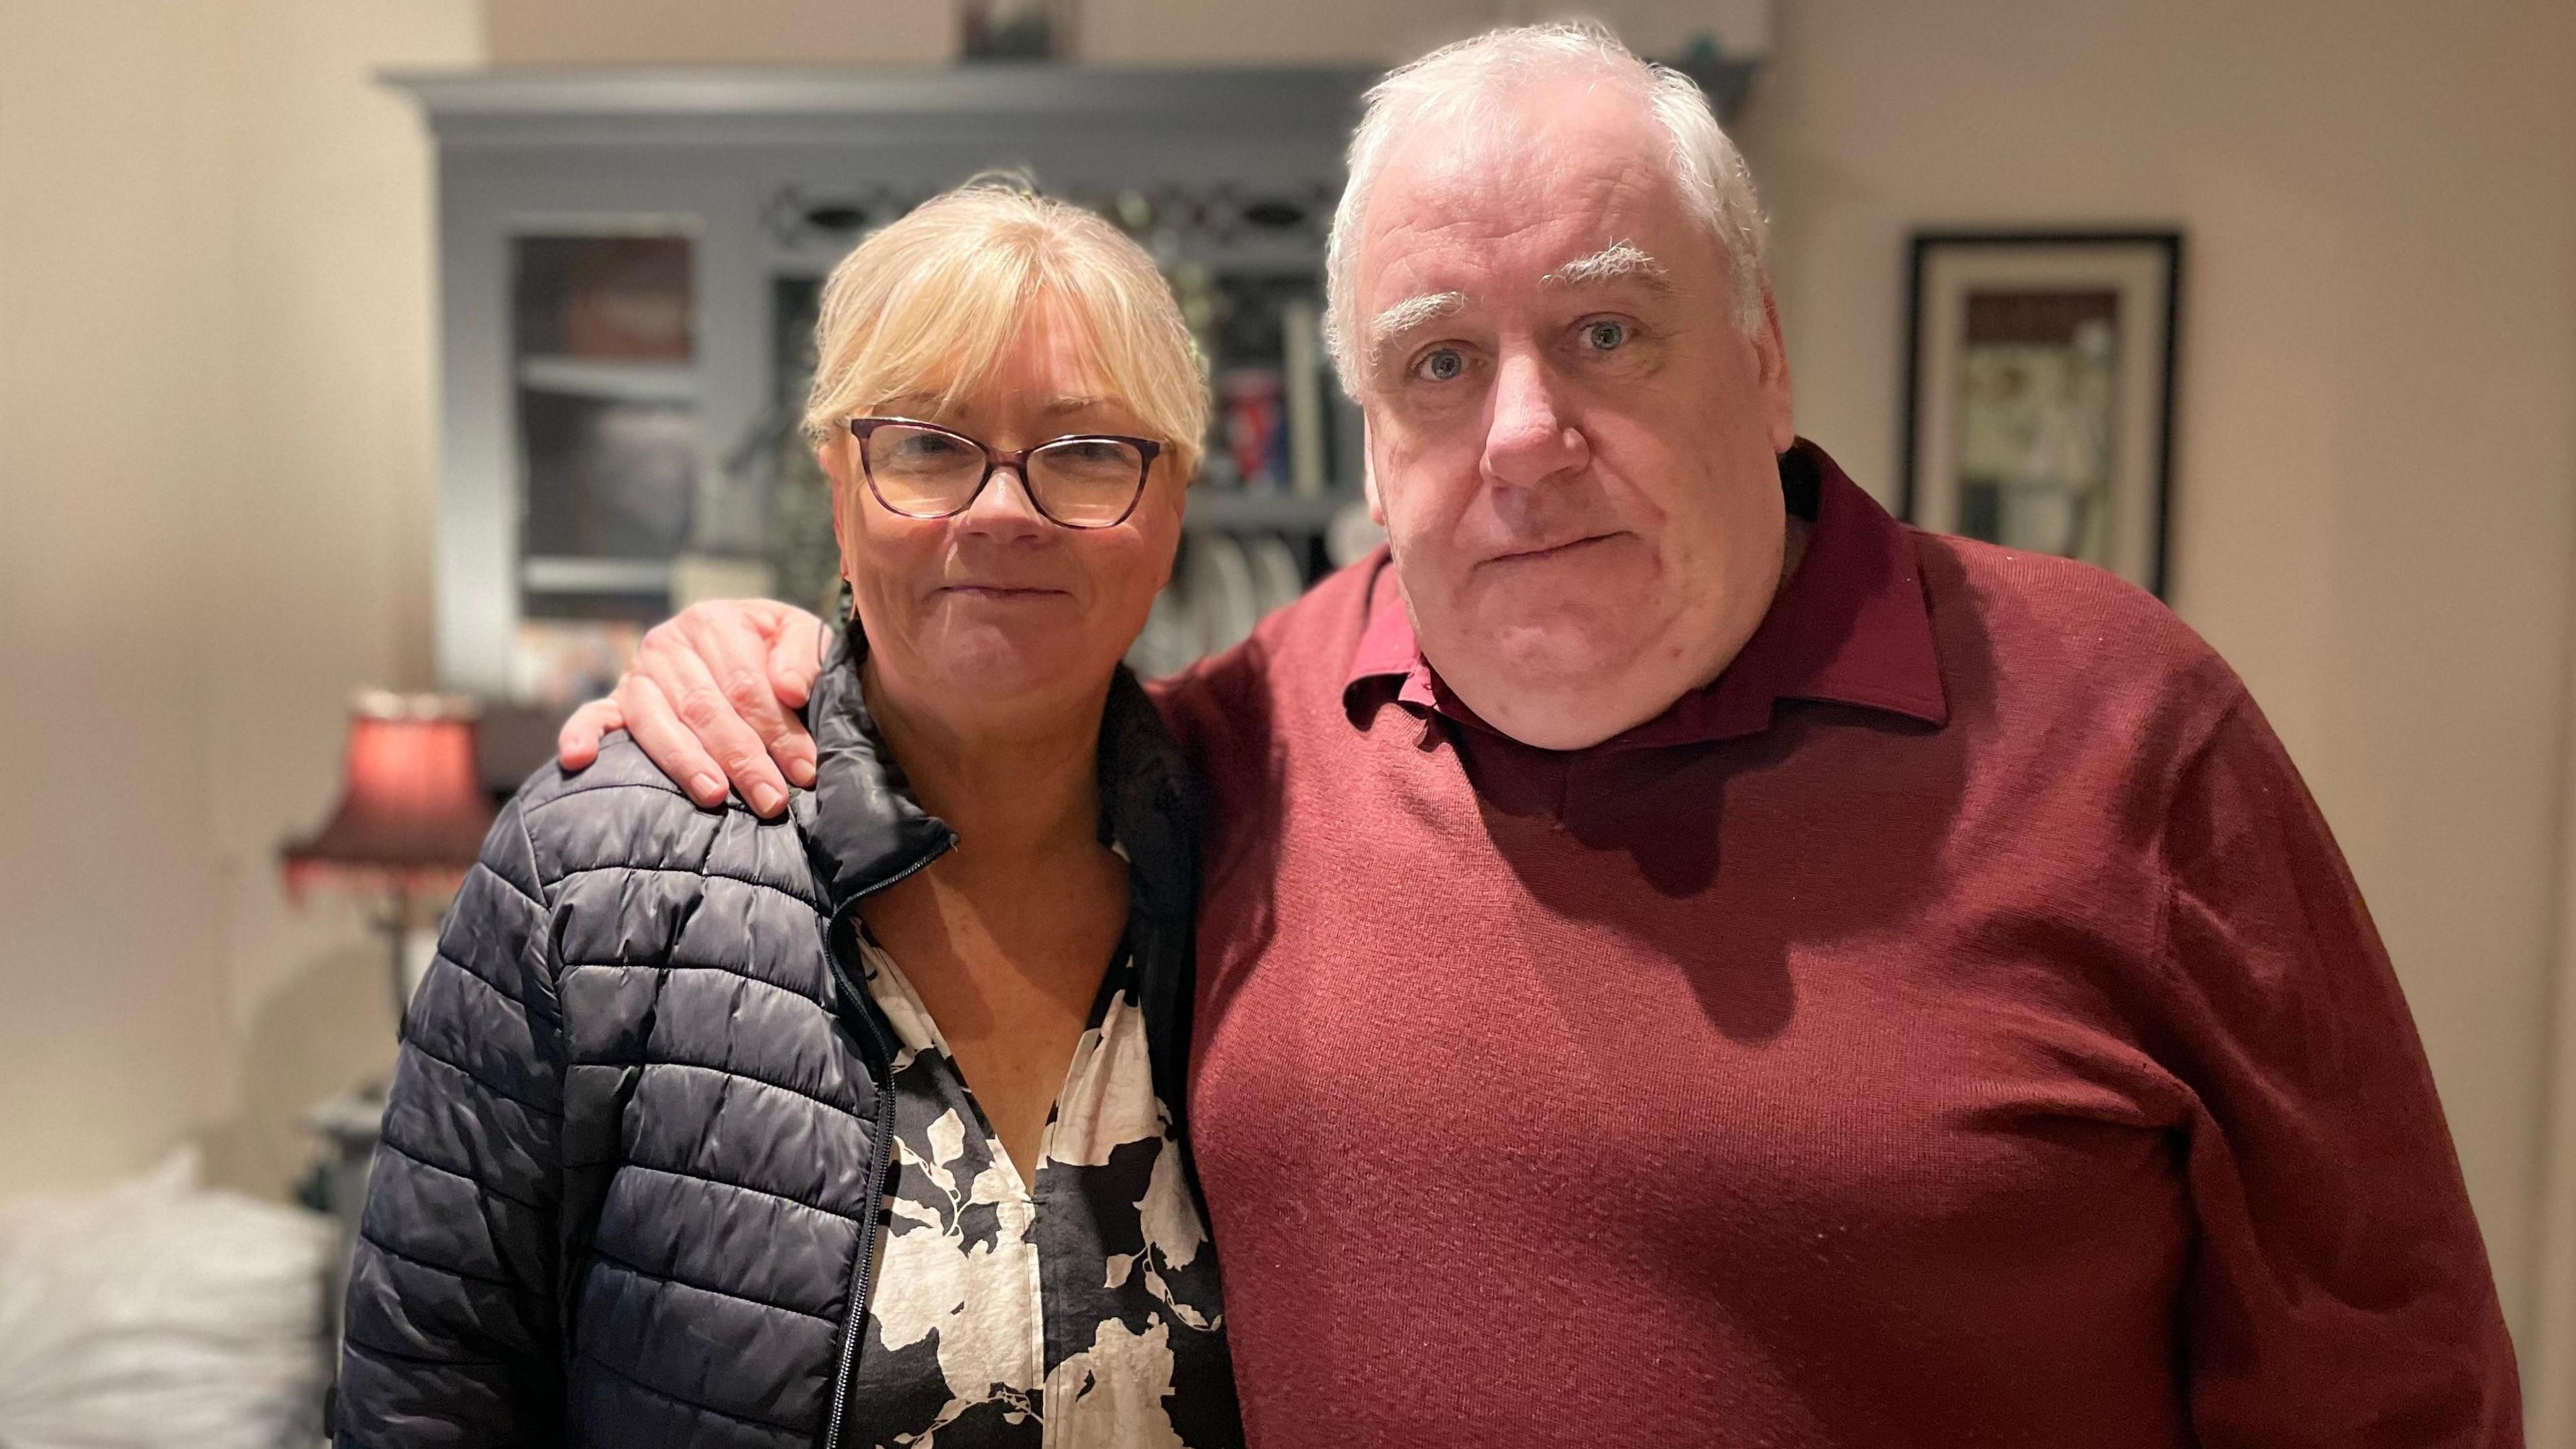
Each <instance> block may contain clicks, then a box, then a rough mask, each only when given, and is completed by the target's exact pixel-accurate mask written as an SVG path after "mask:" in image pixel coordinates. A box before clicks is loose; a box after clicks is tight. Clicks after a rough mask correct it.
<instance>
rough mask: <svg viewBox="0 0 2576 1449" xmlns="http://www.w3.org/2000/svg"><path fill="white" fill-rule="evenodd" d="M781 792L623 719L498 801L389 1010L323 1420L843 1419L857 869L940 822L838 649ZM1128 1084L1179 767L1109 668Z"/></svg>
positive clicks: (821, 1431)
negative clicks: (792, 776) (742, 789)
mask: <svg viewBox="0 0 2576 1449" xmlns="http://www.w3.org/2000/svg"><path fill="white" fill-rule="evenodd" d="M807 716H808V723H809V725H810V726H811V727H812V729H813V732H814V737H815V744H816V746H817V748H818V753H819V764H818V771H817V779H816V782H815V786H814V788H813V789H812V790H811V791H797V792H795V797H794V802H793V805H792V807H791V810H790V815H789V818H788V819H787V820H784V821H781V822H778V823H772V824H764V823H763V822H761V821H760V820H759V819H757V818H756V817H754V816H753V815H751V814H750V813H749V812H748V811H747V810H745V809H743V808H742V807H741V806H739V805H730V806H728V807H727V808H725V809H722V810H702V809H699V808H698V807H697V806H696V805H694V804H692V803H691V802H690V801H689V799H688V798H687V797H686V796H685V795H683V794H681V793H680V791H679V789H678V787H677V786H675V785H673V784H671V783H670V781H668V780H667V779H665V778H664V777H663V775H662V773H661V772H660V771H659V770H657V769H656V768H654V766H653V764H652V763H651V762H650V761H649V760H647V759H646V758H645V757H644V754H643V752H642V751H641V750H639V749H638V748H636V746H635V745H634V744H633V742H632V741H630V740H628V739H627V738H626V737H625V736H623V735H618V736H615V737H613V738H612V739H611V741H610V743H609V744H608V745H607V746H605V747H604V748H603V749H602V750H601V753H600V758H599V761H598V763H596V764H594V765H592V766H591V767H590V768H589V769H587V770H584V771H582V772H581V773H579V774H576V775H566V774H563V773H561V772H560V771H557V770H554V769H551V768H549V769H547V770H545V771H543V772H541V773H539V774H538V775H537V776H536V777H535V778H534V779H532V780H530V781H529V783H528V784H527V786H526V787H525V788H524V789H522V790H521V791H520V792H519V794H518V796H517V797H516V798H515V799H513V800H512V801H511V803H510V805H509V807H508V808H507V809H505V810H503V811H502V812H501V817H500V819H499V821H498V822H497V823H496V824H494V826H493V827H492V833H491V835H490V837H489V838H488V839H487V840H486V841H485V842H484V847H483V858H482V860H481V862H480V863H479V864H477V865H476V866H475V868H474V870H473V873H472V874H471V875H470V876H469V877H468V878H467V880H466V882H465V884H464V887H463V889H462V890H461V891H460V892H459V893H458V896H457V899H456V904H455V906H454V908H453V909H452V910H451V912H450V913H449V915H448V918H447V924H446V928H445V930H444V931H443V933H442V934H441V936H440V939H439V948H438V958H437V961H436V964H435V965H434V966H433V967H432V969H431V971H430V973H429V975H428V977H427V978H426V979H425V980H424V981H423V982H422V984H421V988H420V993H419V995H418V997H417V998H416V999H415V1000H414V1001H413V1002H412V1006H411V1011H410V1014H409V1017H408V1019H407V1020H406V1022H405V1024H404V1032H403V1035H404V1042H403V1048H402V1058H401V1064H400V1066H399V1067H398V1068H397V1070H396V1072H395V1076H394V1086H393V1096H392V1101H391V1103H390V1105H389V1106H388V1107H387V1109H386V1112H385V1124H384V1138H383V1142H382V1145H381V1146H380V1147H379V1148H378V1149H377V1152H376V1158H375V1167H374V1178H373V1181H372V1184H371V1186H370V1188H369V1191H368V1197H367V1208H366V1218H365V1226H364V1229H363V1236H362V1241H361V1242H360V1244H359V1247H358V1253H357V1259H356V1262H355V1265H354V1267H353V1268H352V1271H351V1275H350V1279H349V1295H348V1317H347V1337H346V1342H345V1346H344V1348H343V1350H342V1358H341V1370H340V1389H339V1395H338V1411H337V1420H338V1427H337V1434H338V1441H337V1442H338V1443H339V1444H340V1445H342V1446H344V1449H359V1446H363V1449H394V1446H402V1449H420V1446H430V1445H471V1446H476V1449H496V1446H503V1445H521V1444H537V1445H566V1444H569V1445H585V1446H591V1445H595V1446H614V1449H646V1446H651V1445H665V1444H690V1445H717V1446H739V1449H784V1446H790V1445H800V1446H801V1445H817V1444H819V1445H823V1446H825V1449H832V1446H835V1445H837V1444H838V1443H839V1442H841V1440H842V1438H843V1437H845V1436H847V1437H853V1438H855V1437H856V1436H857V1435H858V1433H860V1432H861V1431H862V1430H863V1429H864V1426H854V1425H848V1424H844V1423H843V1422H842V1418H843V1415H842V1409H841V1402H842V1395H843V1393H844V1392H845V1385H846V1382H847V1379H848V1375H849V1372H850V1353H851V1351H852V1349H851V1346H852V1344H853V1343H854V1342H855V1341H856V1337H855V1335H854V1333H853V1327H854V1325H858V1324H863V1323H864V1321H865V1319H864V1314H865V1311H866V1305H867V1297H868V1282H867V1272H866V1269H867V1265H868V1262H869V1258H870V1249H871V1248H872V1246H873V1244H874V1239H875V1235H876V1231H877V1224H878V1221H879V1215H880V1214H879V1199H880V1195H881V1192H882V1189H883V1186H884V1181H885V1152H886V1149H887V1146H888V1144H889V1142H890V1140H891V1133H890V1125H889V1122H890V1114H891V1111H892V1095H891V1094H890V1093H888V1092H887V1091H885V1090H884V1089H883V1086H882V1084H883V1082H884V1081H885V1078H886V1074H887V1071H888V1064H889V1062H890V1060H891V1057H892V1050H891V1042H892V1037H891V1035H890V1033H889V1032H888V1031H887V1029H886V1027H885V1025H884V1023H883V1022H882V1021H881V1019H880V1018H879V1017H878V1016H877V1014H876V1012H875V1010H874V1008H873V1007H872V1006H871V1005H870V1003H869V1002H868V1000H867V997H866V995H865V993H864V992H863V991H861V990H860V989H859V988H858V987H857V986H856V982H857V981H858V980H859V979H860V978H859V972H858V970H857V968H856V967H855V965H854V964H853V962H852V957H851V946H852V935H851V932H852V929H853V928H852V918H853V917H854V915H855V908H856V905H857V902H858V900H859V898H860V897H862V896H864V895H866V894H867V893H868V892H870V891H872V890H876V889H878V888H880V887H883V886H885V885H888V884H891V883H892V882H894V881H896V880H899V879H901V878H902V877H904V876H905V875H907V874H909V873H911V872H912V871H915V870H918V869H920V868H921V867H922V866H923V865H925V864H927V863H929V862H930V861H931V860H932V859H933V858H935V857H936V856H938V855H939V854H940V853H941V852H943V851H945V850H947V849H949V848H950V847H951V846H952V845H954V844H955V843H956V836H955V835H954V834H953V833H952V832H951V831H950V830H949V828H948V827H947V826H946V825H944V824H942V823H941V822H940V821H938V820H936V819H933V818H932V817H930V816H929V815H928V814H926V813H924V812H923V811H922V809H921V807H920V806H919V805H918V804H917V803H915V801H914V800H913V798H912V796H911V795H910V793H909V792H908V791H907V790H906V789H905V786H904V782H903V777H902V774H901V772H900V771H899V770H897V769H896V768H895V766H894V764H893V762H892V761H891V760H888V759H886V758H885V757H884V756H883V755H882V754H881V753H880V752H879V745H878V742H877V740H876V737H875V735H874V732H873V731H872V730H871V728H870V726H869V723H868V720H867V716H866V711H865V708H864V705H863V703H862V701H861V698H860V689H859V683H858V670H857V666H856V661H855V658H854V656H853V654H852V653H851V651H850V650H849V649H848V648H847V647H838V648H836V650H835V657H834V659H833V661H832V662H831V664H830V665H829V666H828V667H827V668H826V669H825V671H824V673H823V676H822V678H821V679H820V680H818V681H817V682H816V686H815V690H814V698H813V701H812V703H811V704H810V705H809V706H808V710H807ZM1100 770H1101V785H1102V799H1103V802H1104V810H1105V814H1106V816H1107V818H1106V819H1105V820H1104V821H1103V822H1102V829H1103V838H1104V839H1106V838H1108V836H1109V833H1110V832H1112V831H1114V832H1115V835H1116V838H1117V839H1118V840H1119V841H1121V842H1122V843H1123V844H1124V845H1125V847H1126V849H1127V853H1128V857H1129V860H1130V867H1131V868H1130V876H1131V879H1132V880H1133V881H1134V890H1135V898H1134V902H1133V914H1132V919H1131V932H1130V940H1131V941H1132V942H1133V943H1134V945H1135V948H1136V950H1137V952H1138V967H1139V970H1140V971H1141V972H1142V978H1143V997H1144V999H1143V1001H1142V1002H1141V1005H1142V1006H1143V1008H1144V1011H1145V1015H1146V1020H1147V1023H1148V1028H1149V1035H1150V1038H1151V1041H1152V1056H1153V1063H1154V1074H1155V1086H1156V1089H1157V1090H1158V1091H1159V1092H1160V1093H1161V1094H1162V1097H1163V1100H1164V1101H1166V1102H1168V1103H1172V1104H1174V1106H1175V1110H1179V1104H1180V1103H1181V1102H1182V1100H1183V1099H1182V1093H1181V1072H1182V1065H1183V1061H1184V1052H1185V1048H1186V1044H1187V1041H1188V1019H1187V1016H1188V1010H1189V1002H1190V990H1189V976H1190V958H1189V952H1190V917H1191V910H1192V906H1193V904H1194V900H1195V897H1196V891H1197V887H1196V877H1195V861H1194V857H1193V830H1192V821H1193V818H1194V817H1193V814H1192V811H1193V804H1192V802H1193V799H1194V792H1193V790H1192V788H1191V782H1190V779H1189V776H1188V774H1187V771H1186V769H1185V767H1184V766H1183V764H1182V763H1181V760H1180V757H1179V755H1178V754H1177V753H1176V751H1175V750H1174V747H1173V745H1172V743H1171V740H1170V737H1169V736H1168V735H1167V734H1165V733H1164V731H1163V727H1162V723H1161V721H1160V719H1159V718H1158V717H1157V716H1156V715H1155V713H1154V708H1153V705H1152V704H1151V703H1150V702H1149V701H1148V700H1147V699H1146V698H1145V696H1144V693H1143V691H1142V690H1141V689H1139V688H1138V687H1137V685H1136V682H1135V680H1134V679H1133V678H1131V677H1130V676H1128V675H1127V674H1126V672H1125V671H1123V670H1122V671H1121V672H1120V674H1119V676H1118V679H1117V681H1116V683H1115V685H1114V686H1113V688H1112V690H1111V693H1110V698H1109V705H1108V710H1107V714H1106V716H1105V718H1104V719H1103V722H1102V729H1101V749H1100Z"/></svg>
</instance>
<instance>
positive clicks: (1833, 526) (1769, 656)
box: [1342, 439, 1950, 750]
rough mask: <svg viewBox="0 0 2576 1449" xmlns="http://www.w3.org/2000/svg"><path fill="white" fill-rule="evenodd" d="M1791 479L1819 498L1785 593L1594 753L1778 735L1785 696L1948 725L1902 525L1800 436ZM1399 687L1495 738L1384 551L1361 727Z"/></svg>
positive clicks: (1364, 635) (1788, 472) (1347, 701)
mask: <svg viewBox="0 0 2576 1449" xmlns="http://www.w3.org/2000/svg"><path fill="white" fill-rule="evenodd" d="M1781 471H1782V475H1783V478H1784V480H1785V481H1786V484H1787V486H1788V488H1789V491H1790V493H1791V495H1792V497H1793V498H1794V497H1795V496H1796V495H1797V494H1799V493H1801V492H1803V491H1805V489H1804V487H1803V485H1804V484H1806V483H1807V482H1808V481H1810V480H1812V484H1813V496H1814V499H1815V512H1814V518H1813V524H1812V527H1811V528H1810V530H1809V532H1808V535H1807V552H1806V555H1805V557H1804V558H1803V559H1802V560H1801V561H1800V563H1799V565H1798V571H1797V572H1796V573H1795V574H1793V575H1791V576H1790V579H1789V583H1788V586H1787V587H1786V588H1783V589H1782V590H1781V591H1780V596H1779V597H1778V598H1777V599H1774V600H1773V601H1772V603H1771V611H1770V612H1769V613H1767V614H1765V615H1763V616H1762V623H1761V625H1760V626H1759V627H1757V628H1756V629H1755V630H1754V631H1753V637H1752V638H1750V639H1748V640H1746V641H1745V644H1744V648H1743V649H1742V650H1740V651H1739V652H1738V653H1737V654H1736V656H1735V662H1734V663H1732V664H1729V665H1728V666H1727V667H1726V671H1725V672H1724V673H1722V674H1720V675H1719V676H1718V677H1717V679H1716V681H1715V682H1714V683H1712V684H1709V685H1707V686H1706V687H1704V688H1701V689H1695V690H1693V691H1691V692H1690V693H1688V694H1685V695H1683V696H1682V697H1681V698H1680V699H1678V700H1676V701H1674V703H1673V707H1672V708H1670V709H1668V710H1666V711H1664V712H1663V713H1662V714H1660V715H1658V716H1656V717H1655V718H1653V719H1650V720H1648V721H1646V722H1645V723H1644V724H1641V725H1638V726H1637V727H1636V728H1634V729H1631V730H1628V731H1627V732H1625V733H1623V734H1620V735H1616V736H1614V737H1612V738H1611V739H1608V740H1605V741H1603V742H1602V743H1601V744H1599V745H1596V746H1594V747H1593V748H1595V749H1602V750H1612V749H1640V748H1648V747H1653V746H1662V745H1686V744H1700V743H1706V742H1710V741H1715V740H1727V739H1735V738H1738V737H1740V736H1744V735H1751V734H1759V733H1761V732H1762V731H1763V730H1765V729H1768V728H1769V727H1770V725H1771V713H1772V709H1773V707H1774V706H1775V705H1777V704H1778V703H1779V702H1780V701H1781V700H1784V699H1799V700H1813V701H1818V702H1821V703H1826V704H1844V705H1854V706H1858V707H1860V708H1863V709H1875V710H1883V711H1886V712H1888V713H1890V714H1899V715H1904V716H1906V717H1908V718H1911V719H1917V720H1921V721H1922V722H1924V723H1925V724H1929V725H1942V724H1946V723H1948V722H1949V718H1950V706H1949V700H1948V698H1947V696H1946V695H1945V693H1944V692H1943V690H1942V687H1941V668H1940V660H1939V658H1938V656H1937V655H1936V654H1935V652H1934V650H1933V646H1932V619H1931V615H1930V613H1929V612H1928V611H1927V610H1926V609H1925V607H1924V602H1923V579H1922V574H1921V571H1920V568H1919V566H1918V565H1917V563H1916V559H1915V552H1914V546H1913V543H1912V541H1911V540H1909V539H1908V538H1907V537H1906V535H1905V530H1904V529H1903V528H1902V527H1901V526H1899V525H1898V524H1897V522H1896V520H1895V519H1893V518H1890V517H1888V515H1887V510H1885V509H1883V508H1881V507H1879V506H1878V501H1877V500H1876V499H1874V498H1871V497H1870V496H1869V495H1868V494H1867V493H1865V492H1862V491H1861V488H1860V485H1858V484H1856V483H1854V482H1852V481H1851V479H1850V478H1848V477H1846V476H1844V474H1843V470H1842V469H1841V468H1840V467H1838V466H1836V465H1835V463H1834V460H1833V459H1831V458H1829V457H1827V456H1825V452H1824V450H1823V449H1821V448H1819V447H1817V446H1816V445H1815V444H1813V443H1810V442H1807V441H1806V440H1804V439H1800V440H1799V442H1798V444H1797V446H1796V447H1795V448H1793V449H1792V450H1791V452H1790V453H1789V454H1788V455H1787V456H1786V457H1784V458H1782V459H1781ZM1389 681H1392V682H1394V683H1395V685H1396V690H1395V698H1396V699H1397V701H1398V702H1400V703H1403V704H1406V705H1409V706H1411V707H1413V708H1414V709H1416V710H1417V711H1424V712H1430V713H1437V714H1441V715H1445V716H1447V717H1448V718H1450V719H1453V720H1457V721H1459V722H1460V723H1462V724H1468V725H1473V726H1475V727H1477V728H1479V729H1487V730H1491V729H1492V726H1490V725H1487V724H1485V723H1484V721H1482V720H1480V719H1478V718H1476V714H1475V711H1473V710H1471V709H1469V708H1467V706H1466V704H1465V703H1464V702H1463V701H1461V700H1460V699H1459V698H1458V697H1457V696H1456V695H1455V694H1453V693H1451V692H1450V690H1449V687H1448V685H1446V684H1445V683H1443V682H1442V681H1441V679H1440V677H1439V675H1438V674H1437V673H1436V672H1435V671H1434V670H1433V669H1432V668H1431V665H1430V663H1429V662H1428V661H1426V660H1425V659H1424V658H1423V657H1422V650H1421V646H1420V644H1419V643H1418V642H1417V641H1416V639H1415V638H1414V633H1413V621H1412V619H1411V618H1410V617H1409V616H1408V615H1407V614H1406V613H1405V609H1404V598H1403V595H1402V594H1401V593H1400V592H1399V591H1398V590H1397V588H1396V582H1395V570H1394V569H1393V568H1392V567H1390V566H1388V565H1387V562H1386V560H1385V557H1384V555H1383V554H1382V553H1381V555H1380V559H1379V568H1378V575H1377V579H1376V581H1375V583H1374V585H1373V586H1372V588H1371V590H1370V598H1369V617H1368V623H1367V624H1366V626H1365V627H1364V628H1363V629H1362V631H1361V634H1360V641H1359V646H1358V648H1357V649H1355V650H1354V651H1353V652H1352V655H1351V672H1350V678H1349V679H1348V680H1347V681H1346V682H1345V683H1344V685H1343V689H1342V701H1343V705H1344V707H1345V708H1346V709H1347V710H1349V711H1350V714H1351V718H1352V722H1353V723H1354V724H1361V725H1364V724H1365V723H1366V721H1367V717H1368V712H1369V711H1368V701H1369V700H1370V699H1371V698H1372V697H1374V698H1379V699H1382V698H1384V695H1383V694H1382V693H1376V694H1374V695H1373V694H1372V687H1374V688H1375V689H1379V690H1382V689H1383V687H1384V685H1385V684H1386V683H1387V682H1389ZM1497 733H1499V731H1497Z"/></svg>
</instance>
